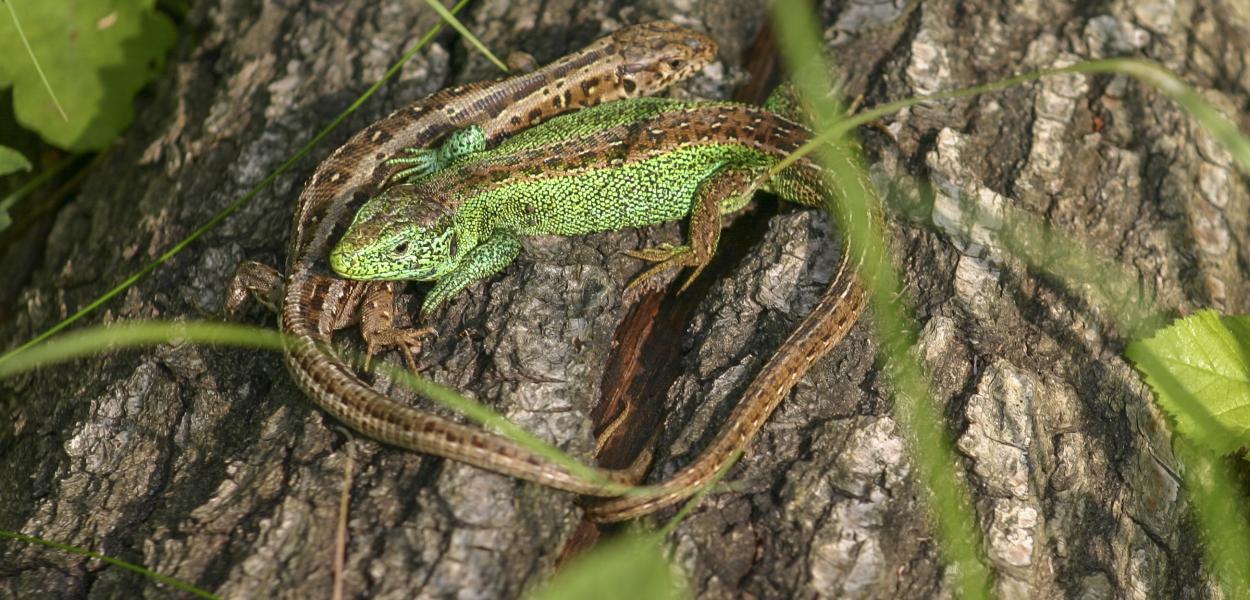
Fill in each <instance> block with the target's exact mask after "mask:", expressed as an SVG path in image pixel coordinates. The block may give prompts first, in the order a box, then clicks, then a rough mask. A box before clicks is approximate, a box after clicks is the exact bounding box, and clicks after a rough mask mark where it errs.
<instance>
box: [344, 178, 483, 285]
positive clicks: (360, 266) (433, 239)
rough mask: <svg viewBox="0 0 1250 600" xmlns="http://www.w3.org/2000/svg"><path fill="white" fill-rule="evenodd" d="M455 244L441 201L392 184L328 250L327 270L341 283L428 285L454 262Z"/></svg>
mask: <svg viewBox="0 0 1250 600" xmlns="http://www.w3.org/2000/svg"><path fill="white" fill-rule="evenodd" d="M456 242H457V240H456V228H455V227H454V226H453V224H452V215H451V211H450V210H449V209H448V208H447V207H446V205H445V204H444V203H442V202H438V201H437V200H433V199H427V198H424V197H418V196H417V195H416V194H414V192H413V186H411V185H397V186H393V187H390V188H388V189H386V190H384V191H383V192H382V193H381V194H380V195H378V196H377V197H376V198H373V199H371V200H369V201H368V202H366V203H365V205H364V206H362V207H361V208H360V212H358V213H356V219H355V220H354V221H352V224H351V226H350V227H348V228H347V233H345V234H343V239H341V240H339V243H338V245H337V246H335V247H334V249H333V250H331V251H330V268H331V269H334V272H335V273H338V274H339V275H341V276H342V277H345V278H347V279H367V280H394V279H412V280H416V281H430V280H433V279H438V278H439V277H442V276H443V275H444V274H446V273H447V272H449V271H451V270H452V268H454V267H455V266H456V264H457V263H458V262H459V261H460V253H459V249H458V248H457V243H456Z"/></svg>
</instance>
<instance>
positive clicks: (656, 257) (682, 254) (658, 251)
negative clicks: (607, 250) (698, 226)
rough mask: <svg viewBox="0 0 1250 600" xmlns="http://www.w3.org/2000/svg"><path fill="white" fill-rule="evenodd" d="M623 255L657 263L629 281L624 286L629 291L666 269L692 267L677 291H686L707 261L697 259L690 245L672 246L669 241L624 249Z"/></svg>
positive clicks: (649, 281)
mask: <svg viewBox="0 0 1250 600" xmlns="http://www.w3.org/2000/svg"><path fill="white" fill-rule="evenodd" d="M625 255H626V256H629V257H631V258H637V259H640V260H645V261H648V262H653V263H658V264H656V265H654V266H652V267H651V268H650V269H647V270H646V271H643V272H642V274H641V275H639V276H637V277H635V278H634V280H633V281H631V282H629V285H628V286H626V287H625V289H626V290H627V291H631V292H632V291H636V290H638V289H639V288H641V287H642V286H644V284H650V283H653V280H655V279H657V278H658V277H660V276H661V275H663V274H664V273H665V272H667V271H671V270H673V269H680V268H683V267H694V272H693V273H691V274H690V276H689V277H687V278H686V281H685V283H683V284H682V285H681V288H680V289H679V290H678V293H681V292H684V291H686V288H688V287H690V284H691V283H693V282H694V280H695V278H697V277H698V276H699V274H700V273H702V272H703V267H705V266H707V263H706V262H701V261H699V259H698V257H697V256H696V255H695V252H694V251H693V250H692V249H691V248H690V246H686V245H682V246H674V245H672V244H669V243H663V244H660V245H659V246H656V247H654V248H643V249H641V250H626V251H625Z"/></svg>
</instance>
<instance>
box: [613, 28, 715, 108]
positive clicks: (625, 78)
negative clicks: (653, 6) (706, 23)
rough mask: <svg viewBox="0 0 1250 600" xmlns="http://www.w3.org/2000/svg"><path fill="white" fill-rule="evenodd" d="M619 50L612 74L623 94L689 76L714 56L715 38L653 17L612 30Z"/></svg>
mask: <svg viewBox="0 0 1250 600" xmlns="http://www.w3.org/2000/svg"><path fill="white" fill-rule="evenodd" d="M611 40H612V41H613V42H615V47H616V50H617V52H618V53H619V62H618V63H617V68H616V75H617V77H619V78H620V79H621V86H622V89H623V90H624V91H625V94H626V96H627V97H633V96H637V95H638V93H637V92H635V90H655V89H659V88H662V87H666V86H668V85H670V84H672V83H674V82H677V81H680V80H682V79H685V78H687V77H689V76H690V75H691V74H692V73H694V72H695V71H698V70H700V69H702V68H703V67H704V66H706V65H707V64H708V63H709V62H711V61H712V60H713V59H715V58H716V42H715V41H713V40H712V38H710V37H708V36H707V35H705V34H703V33H700V32H698V31H694V30H692V29H687V28H685V27H682V26H680V25H677V24H676V23H670V22H667V21H654V22H651V23H643V24H640V25H633V26H630V27H626V28H624V29H621V30H619V31H617V32H616V33H614V34H612V37H611Z"/></svg>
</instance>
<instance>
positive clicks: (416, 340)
mask: <svg viewBox="0 0 1250 600" xmlns="http://www.w3.org/2000/svg"><path fill="white" fill-rule="evenodd" d="M396 285H398V284H397V283H395V282H393V281H385V282H370V283H369V284H367V286H366V287H367V288H368V289H366V291H365V298H364V305H363V306H362V308H361V311H360V335H361V337H363V338H364V339H365V344H366V350H365V369H366V370H367V369H368V368H369V363H370V361H371V360H372V359H373V356H374V355H375V354H377V353H379V352H381V351H382V350H384V349H386V348H397V349H399V350H400V351H401V352H402V353H403V355H404V362H405V363H406V364H407V365H408V368H409V369H410V370H411V371H412V372H413V373H416V372H417V362H416V358H415V357H416V356H417V355H418V354H420V353H421V345H422V343H423V341H424V339H425V338H426V336H429V335H431V334H436V332H435V331H434V329H433V328H431V327H420V328H415V327H414V328H401V327H396V326H395V286H396Z"/></svg>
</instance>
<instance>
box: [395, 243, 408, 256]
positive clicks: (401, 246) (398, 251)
mask: <svg viewBox="0 0 1250 600" xmlns="http://www.w3.org/2000/svg"><path fill="white" fill-rule="evenodd" d="M394 253H395V256H403V255H405V254H408V242H400V243H398V244H396V245H395V250H394Z"/></svg>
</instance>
